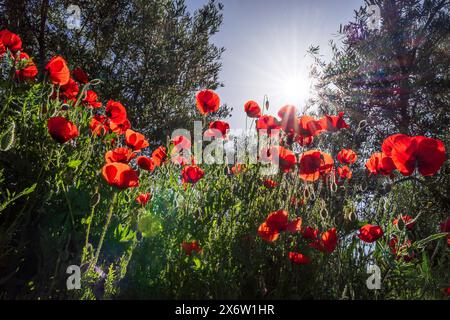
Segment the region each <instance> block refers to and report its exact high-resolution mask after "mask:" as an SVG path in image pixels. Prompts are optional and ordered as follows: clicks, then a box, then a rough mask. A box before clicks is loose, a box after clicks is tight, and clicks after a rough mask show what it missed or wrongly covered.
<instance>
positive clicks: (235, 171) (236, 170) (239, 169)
mask: <svg viewBox="0 0 450 320" xmlns="http://www.w3.org/2000/svg"><path fill="white" fill-rule="evenodd" d="M242 168H243V166H242V165H241V164H239V163H238V164H235V165H234V166H232V167H231V173H232V174H238V173H240V172H242Z"/></svg>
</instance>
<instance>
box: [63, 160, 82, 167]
mask: <svg viewBox="0 0 450 320" xmlns="http://www.w3.org/2000/svg"><path fill="white" fill-rule="evenodd" d="M82 162H83V161H82V160H72V161H70V162H69V163H68V164H67V166H68V167H69V168H73V169H75V168H77V167H78V166H79V165H80V164H81V163H82Z"/></svg>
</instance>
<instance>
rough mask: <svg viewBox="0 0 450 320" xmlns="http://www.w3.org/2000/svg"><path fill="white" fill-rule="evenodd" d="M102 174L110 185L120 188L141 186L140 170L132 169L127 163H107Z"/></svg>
mask: <svg viewBox="0 0 450 320" xmlns="http://www.w3.org/2000/svg"><path fill="white" fill-rule="evenodd" d="M102 176H103V179H105V181H106V182H107V183H108V184H109V185H111V186H115V187H117V188H119V189H126V188H134V187H138V186H139V180H138V179H139V172H137V171H136V170H133V169H131V167H130V166H129V165H128V164H125V163H121V162H112V163H107V164H105V165H104V166H103V168H102Z"/></svg>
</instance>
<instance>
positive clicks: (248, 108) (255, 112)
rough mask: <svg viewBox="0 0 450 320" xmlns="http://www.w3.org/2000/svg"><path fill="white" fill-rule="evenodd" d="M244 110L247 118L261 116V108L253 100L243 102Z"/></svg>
mask: <svg viewBox="0 0 450 320" xmlns="http://www.w3.org/2000/svg"><path fill="white" fill-rule="evenodd" d="M244 111H245V113H246V114H247V117H249V118H259V117H260V116H261V108H260V107H259V104H258V103H257V102H255V101H253V100H250V101H247V102H246V103H245V105H244Z"/></svg>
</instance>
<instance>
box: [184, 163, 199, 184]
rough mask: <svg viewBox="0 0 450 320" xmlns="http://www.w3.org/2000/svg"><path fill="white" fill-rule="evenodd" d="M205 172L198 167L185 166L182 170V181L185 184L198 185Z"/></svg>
mask: <svg viewBox="0 0 450 320" xmlns="http://www.w3.org/2000/svg"><path fill="white" fill-rule="evenodd" d="M204 175H205V172H204V171H203V170H202V169H201V168H200V167H198V166H196V165H188V166H185V167H184V168H183V169H182V170H181V179H182V182H183V183H192V184H195V183H197V182H198V181H199V180H200V179H201V178H203V176H204Z"/></svg>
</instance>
